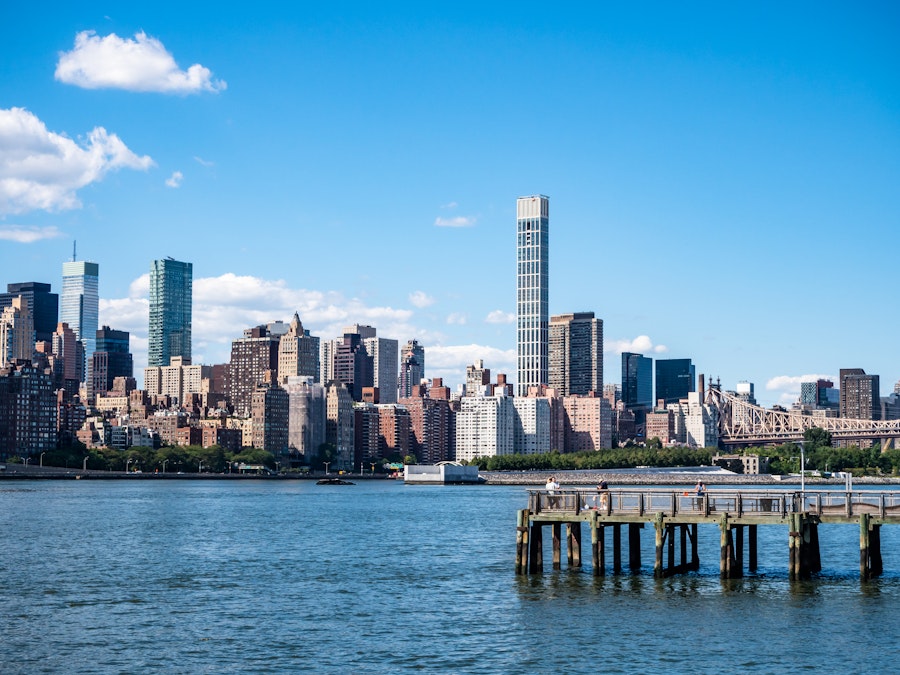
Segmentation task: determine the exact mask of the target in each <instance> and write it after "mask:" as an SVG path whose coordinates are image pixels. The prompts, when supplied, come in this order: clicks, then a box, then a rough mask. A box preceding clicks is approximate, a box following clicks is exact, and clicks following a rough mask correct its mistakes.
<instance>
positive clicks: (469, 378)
mask: <svg viewBox="0 0 900 675" xmlns="http://www.w3.org/2000/svg"><path fill="white" fill-rule="evenodd" d="M490 385H491V369H490V368H485V367H484V361H483V360H481V359H478V360H477V361H476V362H475V363H473V364H472V365H471V366H466V396H484V395H485V394H488V395H489V394H490V393H491V392H490V391H488V390H486V389H485V388H486V387H490Z"/></svg>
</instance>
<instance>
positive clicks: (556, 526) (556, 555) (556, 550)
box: [550, 523, 562, 570]
mask: <svg viewBox="0 0 900 675" xmlns="http://www.w3.org/2000/svg"><path fill="white" fill-rule="evenodd" d="M561 529H562V526H561V524H560V523H553V524H552V525H550V531H551V532H552V534H553V569H555V570H558V569H559V568H560V556H561V551H560V533H561Z"/></svg>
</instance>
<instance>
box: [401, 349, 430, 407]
mask: <svg viewBox="0 0 900 675" xmlns="http://www.w3.org/2000/svg"><path fill="white" fill-rule="evenodd" d="M424 378H425V348H424V347H422V346H421V345H420V344H419V342H418V340H410V341H409V342H407V343H406V345H404V347H403V348H402V349H401V350H400V394H399V396H400V398H409V397H410V396H412V391H413V387H415V386H416V385H418V384H419V383H421V381H422V380H423V379H424Z"/></svg>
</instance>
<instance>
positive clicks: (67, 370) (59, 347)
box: [52, 323, 84, 395]
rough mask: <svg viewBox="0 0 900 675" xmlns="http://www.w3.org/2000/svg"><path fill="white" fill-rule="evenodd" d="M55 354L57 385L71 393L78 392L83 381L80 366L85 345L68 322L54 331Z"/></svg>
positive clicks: (59, 325)
mask: <svg viewBox="0 0 900 675" xmlns="http://www.w3.org/2000/svg"><path fill="white" fill-rule="evenodd" d="M52 349H53V356H54V357H56V362H57V364H58V365H57V366H56V372H57V378H56V379H57V380H58V381H56V382H55V386H56V387H57V388H64V389H66V391H67V392H69V395H74V394H76V393H77V392H78V383H79V382H80V381H81V375H80V372H79V367H80V365H81V363H82V361H83V360H84V346H83V345H82V344H81V341H80V340H79V339H78V338H77V337H76V336H75V331H73V330H72V329H71V328H69V324H67V323H59V324H58V325H57V326H56V330H55V331H54V332H53V342H52Z"/></svg>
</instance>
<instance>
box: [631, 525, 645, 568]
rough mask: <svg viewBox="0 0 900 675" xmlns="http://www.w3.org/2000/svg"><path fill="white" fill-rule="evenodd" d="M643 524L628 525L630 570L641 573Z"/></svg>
mask: <svg viewBox="0 0 900 675" xmlns="http://www.w3.org/2000/svg"><path fill="white" fill-rule="evenodd" d="M643 527H644V526H643V524H641V523H628V569H630V570H631V571H632V572H640V571H641V528H643Z"/></svg>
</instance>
